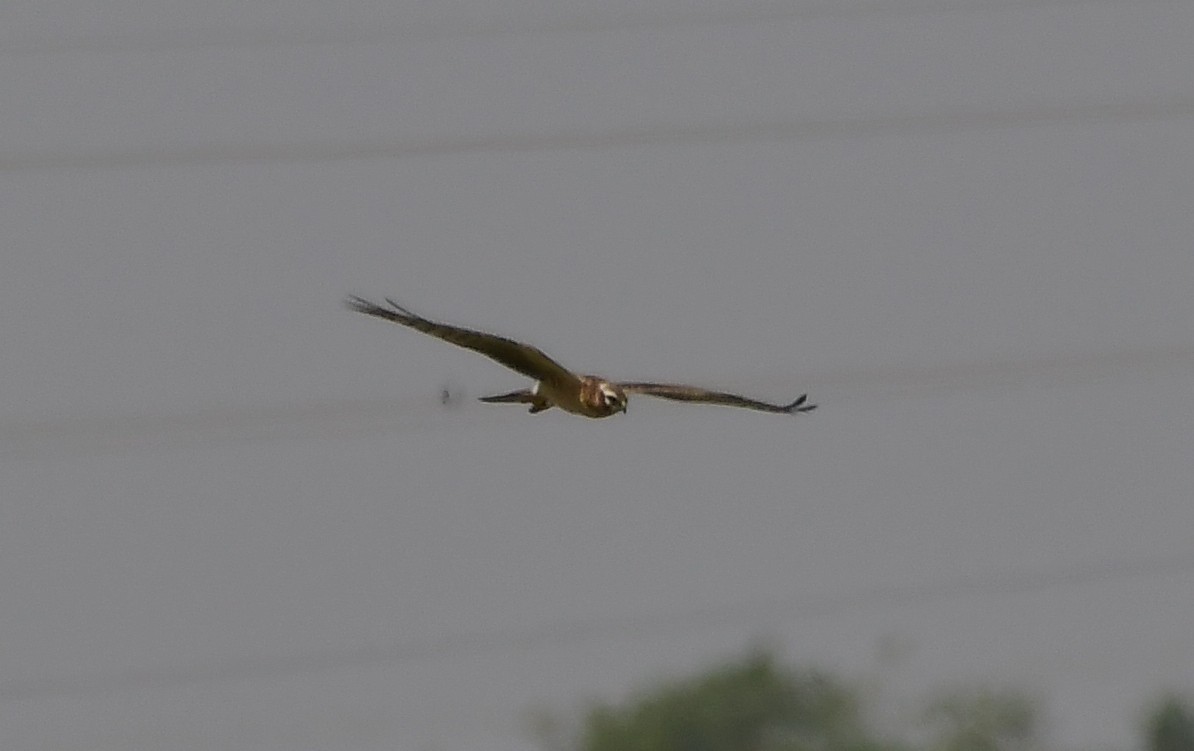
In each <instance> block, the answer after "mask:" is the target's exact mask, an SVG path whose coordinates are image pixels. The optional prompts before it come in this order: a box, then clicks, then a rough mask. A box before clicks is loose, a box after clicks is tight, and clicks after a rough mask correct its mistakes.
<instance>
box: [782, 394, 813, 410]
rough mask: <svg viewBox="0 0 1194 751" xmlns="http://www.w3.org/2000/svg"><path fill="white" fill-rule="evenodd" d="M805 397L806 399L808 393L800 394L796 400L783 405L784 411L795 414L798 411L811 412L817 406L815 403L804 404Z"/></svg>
mask: <svg viewBox="0 0 1194 751" xmlns="http://www.w3.org/2000/svg"><path fill="white" fill-rule="evenodd" d="M807 399H808V394H801V395H800V396H799V397H798V398H797V399H796V401H794V402H792V403H791V404H789V405H788V406H786V407H784V412H787V413H788V414H796V413H799V412H812V411H813V410H814V409H816V408H817V405H815V404H805V403H804V402H805V401H806V400H807Z"/></svg>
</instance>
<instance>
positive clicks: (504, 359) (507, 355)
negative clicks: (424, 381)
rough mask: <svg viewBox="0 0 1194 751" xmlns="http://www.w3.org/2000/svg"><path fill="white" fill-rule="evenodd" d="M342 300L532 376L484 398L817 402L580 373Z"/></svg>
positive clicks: (400, 311)
mask: <svg viewBox="0 0 1194 751" xmlns="http://www.w3.org/2000/svg"><path fill="white" fill-rule="evenodd" d="M344 302H345V304H346V305H347V306H348V307H349V308H350V309H351V310H355V311H357V312H358V313H365V314H367V315H371V316H376V317H378V318H384V319H385V320H387V321H393V322H394V323H400V324H402V325H403V326H408V327H410V328H412V329H415V330H416V331H422V332H423V333H424V334H430V335H431V336H434V337H437V338H439V339H443V340H444V341H446V342H451V343H452V344H455V345H456V346H458V347H464V348H465V349H471V350H473V351H474V352H480V353H481V354H483V355H485V356H486V357H488V358H490V359H492V360H495V361H497V362H499V363H501V364H502V365H505V366H506V367H507V368H510V369H511V370H514V371H517V372H519V373H521V374H523V375H524V376H527V377H528V378H532V379H534V381H535V385H534V386H533V387H531V388H529V389H520V390H519V391H511V392H510V393H508V394H497V395H495V396H483V397H481V401H483V402H490V403H515V404H529V405H531V408H530V412H531V414H535V413H537V412H542V411H543V410H545V409H551V408H552V407H559V408H560V409H562V410H564V411H565V412H571V413H572V414H574V415H582V416H584V417H609V416H610V415H613V414H617V413H618V412H623V413H625V412H626V401H627V396H628V395H629V394H646V395H648V396H657V397H662V398H664V399H673V400H675V401H680V402H700V403H704V404H724V405H727V406H730V407H745V408H747V409H757V410H759V411H762V412H780V413H783V414H796V413H799V412H809V411H811V410H813V409H816V407H817V405H815V404H806V403H805V401H806V399H807V398H808V394H801V395H800V397H799V398H798V399H796V401H794V402H792V403H791V404H771V403H769V402H760V401H756V400H754V399H748V398H746V397H745V396H739V395H737V394H727V393H725V392H724V391H711V390H709V389H704V388H700V387H698V386H686V385H684V384H679V383H648V382H634V381H630V382H627V381H610V380H607V379H605V378H601V377H600V376H594V375H582V374H580V373H573V372H572V371H571V370H568V369H567V368H565V367H564V366H563V365H560V364H559V363H558V362H556V361H555V360H553V359H551V358H550V357H548V356H547V355H545V354H544V353H543V351H542V350H540V349H538V348H537V347H532V346H531V345H529V344H523V343H522V342H516V341H514V340H513V339H507V338H506V337H504V336H497V335H496V334H487V333H485V332H484V331H474V330H473V329H466V328H463V327H460V326H451V325H449V324H446V323H438V322H436V321H431V320H428V319H426V318H424V317H422V316H420V315H417V314H415V313H412V312H410V311H409V310H407V309H406V308H404V307H402V306H401V305H399V304H398V303H396V302H394V301H393V300H391V299H389V298H386V302H387V303H389V307H385V306H382V305H378V304H377V303H373V302H370V301H369V300H365V299H363V298H360V297H355V296H350V297H348V298H347V299H346V300H345V301H344Z"/></svg>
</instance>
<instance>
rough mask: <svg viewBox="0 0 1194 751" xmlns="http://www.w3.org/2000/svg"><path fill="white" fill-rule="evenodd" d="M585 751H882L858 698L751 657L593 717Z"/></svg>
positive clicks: (819, 676) (768, 659) (762, 655)
mask: <svg viewBox="0 0 1194 751" xmlns="http://www.w3.org/2000/svg"><path fill="white" fill-rule="evenodd" d="M577 745H578V747H579V748H580V749H583V750H584V751H882V750H894V749H895V748H896V747H895V746H892V745H883V744H881V743H879V742H878V741H876V740H874V739H872V738H871V737H870V736H869V734H868V733H867V731H866V729H865V727H864V723H863V722H862V718H861V713H860V709H859V702H858V699H857V695H856V693H855V692H854V691H853V690H852V689H850V688H849V687H847V686H845V685H843V684H842V683H840V682H838V681H837V680H835V679H833V678H831V677H830V676H827V675H825V674H823V673H819V672H816V671H801V670H794V669H790V668H786V667H783V666H781V665H779V664H777V662H776V660H775V658H774V657H773V656H772V655H771V654H770V653H768V652H753V653H751V654H748V655H747V656H746V657H745V658H744V659H741V660H737V661H733V662H729V663H726V664H723V665H720V666H718V667H715V668H713V669H712V670H709V671H706V672H702V673H700V674H699V675H696V676H693V677H690V678H684V679H680V680H677V681H674V682H671V683H668V684H665V685H663V686H661V687H659V688H657V689H656V690H654V691H652V692H650V693H648V694H644V695H641V696H638V697H636V698H633V699H631V700H630V701H629V702H628V703H626V704H625V705H622V706H610V705H602V706H598V707H596V708H594V709H593V710H592V711H591V712H590V713H589V715H588V717H587V719H586V721H585V723H584V727H583V731H582V733H581V738H580V742H579V743H578V744H577Z"/></svg>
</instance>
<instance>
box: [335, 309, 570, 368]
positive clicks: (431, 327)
mask: <svg viewBox="0 0 1194 751" xmlns="http://www.w3.org/2000/svg"><path fill="white" fill-rule="evenodd" d="M386 302H388V303H389V304H390V306H391V307H389V308H386V307H382V306H381V305H378V304H376V303H373V302H370V301H368V300H365V299H363V298H360V297H348V298H347V299H345V301H344V303H345V305H347V306H348V307H349V308H350V309H352V310H355V311H357V312H358V313H366V314H368V315H371V316H377V317H378V318H384V319H386V320H387V321H393V322H394V323H400V324H402V325H403V326H409V327H410V328H412V329H415V330H417V331H422V332H423V333H424V334H430V335H431V336H434V337H438V338H440V339H443V340H444V341H445V342H451V343H452V344H455V345H457V346H458V347H464V348H465V349H471V350H473V351H474V352H480V353H481V354H483V355H485V356H486V357H489V358H491V359H493V360H496V361H497V362H499V363H501V364H502V365H505V366H506V367H507V368H510V369H511V370H515V371H517V372H519V373H522V374H523V375H525V376H527V377H529V378H534V379H535V380H536V381H546V382H548V383H550V384H553V385H558V386H563V385H566V384H574V385H575V386H576V388H578V389H579V388H580V379H579V378H578V377H577V376H576V374H575V373H573V372H572V371H570V370H568V369H567V368H565V367H564V366H563V365H560V364H559V363H558V362H556V361H555V360H553V359H551V358H550V357H548V356H547V355H545V354H543V352H542V351H541V350H539V349H538V348H536V347H532V346H531V345H529V344H523V343H521V342H516V341H514V340H513V339H507V338H505V337H502V336H497V335H495V334H487V333H485V332H484V331H474V330H472V329H466V328H461V327H459V326H450V325H448V324H446V323H437V322H435V321H429V320H427V319H426V318H423V317H422V316H420V315H416V314H415V313H412V312H410V311H409V310H407V309H406V308H404V307H402V306H401V305H399V304H398V303H396V302H394V301H393V300H390V299H388V298H387V299H386Z"/></svg>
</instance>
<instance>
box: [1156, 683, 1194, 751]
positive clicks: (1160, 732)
mask: <svg viewBox="0 0 1194 751" xmlns="http://www.w3.org/2000/svg"><path fill="white" fill-rule="evenodd" d="M1145 733H1146V735H1147V737H1148V749H1149V751H1194V707H1191V706H1190V705H1189V704H1188V703H1186V702H1185V701H1183V700H1182V699H1181V698H1179V697H1178V696H1176V695H1170V696H1166V697H1164V698H1163V699H1162V700H1161V701H1160V702H1158V703H1157V705H1156V708H1155V709H1154V710H1153V711H1152V712H1151V713H1150V714H1149V717H1148V722H1147V724H1146V726H1145Z"/></svg>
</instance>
